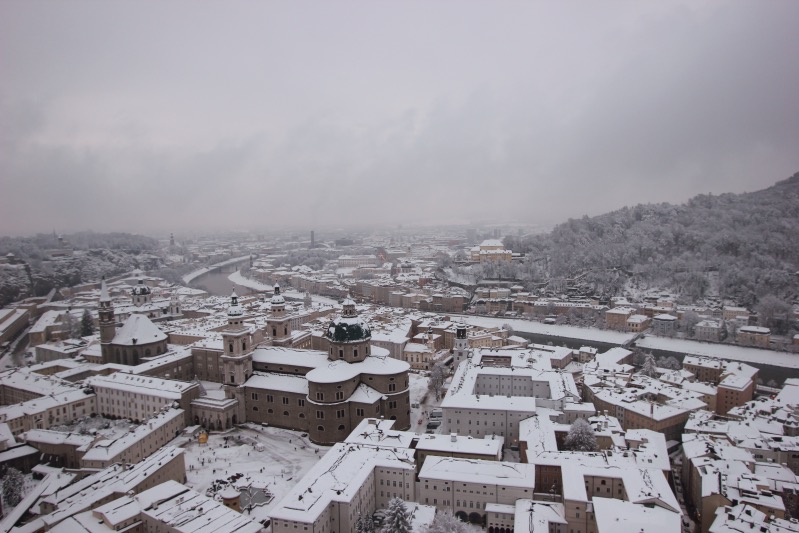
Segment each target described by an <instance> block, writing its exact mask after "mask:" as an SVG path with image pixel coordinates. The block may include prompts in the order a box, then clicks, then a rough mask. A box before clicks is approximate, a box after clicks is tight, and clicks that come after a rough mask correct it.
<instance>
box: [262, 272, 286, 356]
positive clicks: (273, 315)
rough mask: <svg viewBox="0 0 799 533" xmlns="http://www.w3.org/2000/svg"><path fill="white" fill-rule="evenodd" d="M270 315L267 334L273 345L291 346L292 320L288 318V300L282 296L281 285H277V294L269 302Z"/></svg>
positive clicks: (267, 322) (267, 321)
mask: <svg viewBox="0 0 799 533" xmlns="http://www.w3.org/2000/svg"><path fill="white" fill-rule="evenodd" d="M269 307H270V313H269V317H268V318H267V319H266V328H267V334H268V335H270V336H271V337H272V345H274V346H285V345H289V344H291V319H290V317H287V316H286V299H285V298H283V295H282V294H280V285H278V284H277V283H275V293H274V295H273V296H272V299H270V300H269Z"/></svg>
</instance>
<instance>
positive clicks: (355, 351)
mask: <svg viewBox="0 0 799 533" xmlns="http://www.w3.org/2000/svg"><path fill="white" fill-rule="evenodd" d="M352 355H353V356H354V357H358V348H355V349H354V350H353V351H352Z"/></svg>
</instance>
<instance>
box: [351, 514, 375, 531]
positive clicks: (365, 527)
mask: <svg viewBox="0 0 799 533" xmlns="http://www.w3.org/2000/svg"><path fill="white" fill-rule="evenodd" d="M355 531H356V532H357V533H374V531H375V523H374V521H373V520H372V517H371V516H369V515H366V516H364V515H362V514H359V515H358V520H357V521H356V522H355Z"/></svg>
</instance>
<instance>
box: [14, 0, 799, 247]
mask: <svg viewBox="0 0 799 533" xmlns="http://www.w3.org/2000/svg"><path fill="white" fill-rule="evenodd" d="M796 20H799V4H797V3H796V2H787V1H786V2H769V3H768V4H767V5H766V6H764V4H762V3H755V2H717V1H709V2H693V1H691V2H677V1H673V2H657V3H641V2H610V3H609V2H602V3H586V2H558V3H554V2H553V3H520V2H503V3H493V2H492V3H488V2H457V3H455V2H438V3H429V2H403V3H372V2H336V3H321V2H316V3H313V2H290V3H289V2H285V3H255V2H225V3H195V2H170V3H168V4H163V3H159V2H149V3H148V2H136V3H124V2H110V3H98V2H13V1H6V2H3V3H2V4H1V5H0V50H2V52H1V53H0V72H2V73H3V75H2V81H0V122H2V124H3V127H2V133H0V143H2V148H1V149H0V190H2V194H1V195H0V228H2V233H4V234H15V235H19V234H29V233H34V232H50V231H52V230H54V229H55V230H56V231H58V232H67V231H76V230H85V229H94V230H108V231H112V230H113V231H138V232H154V231H189V230H192V229H208V228H214V227H218V228H265V227H273V228H275V227H292V226H294V227H302V228H312V227H316V228H317V229H319V228H320V226H324V225H370V226H372V225H380V224H387V225H395V224H399V223H403V224H407V225H413V224H432V223H447V224H459V223H470V222H474V221H476V220H480V221H486V220H497V221H508V220H513V221H521V222H527V223H531V224H540V225H548V224H555V223H558V222H562V221H564V220H566V219H567V218H569V217H581V216H583V215H584V214H588V215H596V214H600V213H603V212H606V211H609V210H612V209H616V208H619V207H622V206H624V205H632V204H635V203H639V202H664V201H669V202H682V201H684V200H686V199H688V198H690V197H692V196H694V195H695V194H699V193H708V192H712V193H715V194H717V193H724V192H743V191H752V190H757V189H761V188H765V187H768V186H769V185H771V184H773V183H774V182H776V181H778V180H781V179H784V178H786V177H788V176H790V175H792V174H793V173H794V172H795V171H796V170H797V168H798V167H799V158H798V157H797V151H796V148H797V146H799V100H798V99H797V98H796V95H797V94H799V73H798V72H797V70H798V69H797V63H796V58H795V53H794V52H795V51H796V50H797V49H799V34H797V33H796V31H795V21H796Z"/></svg>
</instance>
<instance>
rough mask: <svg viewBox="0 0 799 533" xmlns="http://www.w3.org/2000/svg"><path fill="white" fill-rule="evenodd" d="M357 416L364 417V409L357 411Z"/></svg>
mask: <svg viewBox="0 0 799 533" xmlns="http://www.w3.org/2000/svg"><path fill="white" fill-rule="evenodd" d="M355 416H363V409H361V408H360V407H359V408H358V409H356V410H355Z"/></svg>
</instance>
